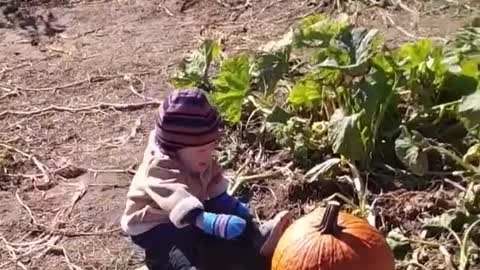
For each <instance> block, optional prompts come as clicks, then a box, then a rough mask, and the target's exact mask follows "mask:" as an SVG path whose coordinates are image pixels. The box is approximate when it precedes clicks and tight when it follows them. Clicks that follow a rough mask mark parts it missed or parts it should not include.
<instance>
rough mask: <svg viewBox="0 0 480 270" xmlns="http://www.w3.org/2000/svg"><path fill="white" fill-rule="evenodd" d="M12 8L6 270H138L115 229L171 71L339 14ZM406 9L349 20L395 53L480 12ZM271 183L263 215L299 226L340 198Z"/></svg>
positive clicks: (415, 5) (448, 5) (249, 8)
mask: <svg viewBox="0 0 480 270" xmlns="http://www.w3.org/2000/svg"><path fill="white" fill-rule="evenodd" d="M2 1H5V0H2ZM17 2H18V5H17V6H16V7H17V10H13V11H12V10H11V9H10V10H8V8H10V7H11V6H12V5H9V4H5V3H3V2H0V4H1V5H0V10H2V12H3V15H0V108H1V109H0V145H1V146H3V147H0V151H3V152H0V156H2V155H3V158H0V167H1V168H0V169H1V171H0V214H1V216H0V240H2V241H0V250H2V251H1V252H0V269H2V270H3V269H5V270H8V269H17V268H18V269H22V268H24V267H25V268H24V269H59V270H60V269H134V268H135V267H138V266H139V265H140V264H141V262H142V259H143V254H142V253H141V252H140V251H139V250H138V249H137V248H136V247H135V246H133V245H132V244H131V243H130V242H129V241H128V238H127V237H126V235H124V234H123V233H122V232H121V231H120V230H119V229H118V228H119V217H120V215H121V213H122V211H123V207H124V200H125V194H126V192H127V188H128V184H129V181H130V179H131V177H132V174H131V170H132V169H134V168H135V166H136V165H137V164H138V163H139V162H140V158H141V155H142V154H143V153H142V151H143V148H144V146H145V142H146V138H147V136H148V132H149V131H150V129H151V128H152V119H153V112H154V110H155V107H156V106H157V105H158V102H157V100H158V99H161V97H162V95H163V94H164V93H165V91H167V90H169V89H171V86H170V85H169V84H168V76H169V74H171V72H172V71H173V70H174V67H175V64H176V63H178V60H179V59H180V58H181V57H182V56H183V55H184V54H185V53H186V52H187V51H188V50H189V49H192V48H194V47H195V46H196V45H198V43H199V41H200V40H201V39H203V38H205V37H213V38H217V39H221V40H222V43H223V47H224V49H225V51H226V53H232V52H235V51H238V50H242V49H245V48H251V47H255V46H258V45H260V44H262V43H264V42H266V41H268V40H271V39H273V38H275V37H278V36H279V35H281V34H282V33H284V31H285V30H286V29H288V27H289V26H290V25H291V24H292V23H293V22H295V20H297V19H298V18H301V17H304V16H306V15H308V14H312V13H313V12H320V11H322V10H324V9H325V10H328V9H330V8H331V5H329V4H328V3H327V2H328V1H288V0H252V1H247V3H249V5H245V1H210V0H209V1H195V0H190V1H189V0H187V1H173V0H167V1H147V0H117V1H111V0H104V1H82V0H79V1H67V0H63V1H60V0H54V1H48V0H41V1H17ZM332 2H333V1H332ZM359 2H360V1H359ZM367 2H368V1H367ZM371 2H375V1H371ZM387 2H388V1H387ZM403 2H404V3H405V4H404V5H403V6H396V7H391V6H390V7H379V6H370V7H365V8H357V9H353V10H346V12H347V13H349V14H350V15H352V19H354V20H356V23H357V24H359V25H364V26H368V27H376V28H378V29H380V30H381V31H382V32H383V34H384V35H385V36H386V39H387V43H389V44H391V45H395V44H398V43H400V42H405V41H408V40H412V39H415V38H419V37H433V38H437V39H438V40H441V39H442V38H445V37H446V36H447V35H449V34H450V33H452V32H454V31H455V30H456V29H457V28H458V27H460V26H461V25H463V24H464V23H466V22H467V21H468V20H469V19H470V18H471V16H472V14H473V13H474V11H473V6H474V5H475V3H473V2H471V3H465V4H466V5H464V4H461V5H460V4H453V3H452V2H448V1H445V2H443V1H435V3H434V4H431V3H430V2H421V1H415V2H409V1H403ZM2 3H3V4H2ZM322 3H323V4H322ZM392 22H393V23H394V24H392ZM98 104H102V105H101V106H98ZM45 108H47V109H45ZM5 149H9V150H8V151H5ZM2 160H3V161H2ZM40 168H41V169H42V170H43V171H42V170H40ZM267 185H268V183H267ZM275 185H276V188H275V189H274V190H273V192H274V193H275V194H274V195H272V194H271V193H270V192H269V190H270V189H268V188H267V189H261V188H260V189H259V190H263V191H258V190H257V191H258V192H257V194H256V196H254V198H253V206H254V207H255V206H258V212H259V213H260V214H259V215H260V217H263V218H265V217H268V216H271V215H273V214H274V211H275V209H279V208H285V207H289V208H292V209H297V210H298V209H303V210H302V211H296V214H297V216H298V215H301V214H302V213H304V212H305V211H308V208H309V205H311V204H312V203H314V202H315V201H316V200H319V199H320V198H325V197H327V196H329V195H331V194H332V193H333V192H335V191H336V190H337V189H339V188H341V187H338V186H335V185H334V186H333V187H332V189H329V188H327V187H326V186H325V185H328V184H324V183H318V184H315V185H314V186H311V185H310V186H302V185H299V184H295V183H294V184H292V183H284V184H283V185H282V184H278V182H276V184H275ZM305 190H306V191H305ZM274 197H275V198H276V200H272V198H274ZM266 202H269V203H266ZM270 202H273V203H270ZM22 204H23V205H22ZM260 206H261V207H260ZM27 209H28V210H27ZM29 211H30V212H29ZM7 243H9V244H8V245H6V244H7ZM12 259H18V262H19V263H15V262H14V261H13V260H12Z"/></svg>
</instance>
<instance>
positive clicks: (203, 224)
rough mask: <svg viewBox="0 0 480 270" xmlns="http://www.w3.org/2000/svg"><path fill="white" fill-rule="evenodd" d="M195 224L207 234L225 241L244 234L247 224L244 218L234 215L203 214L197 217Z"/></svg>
mask: <svg viewBox="0 0 480 270" xmlns="http://www.w3.org/2000/svg"><path fill="white" fill-rule="evenodd" d="M195 223H196V225H197V227H199V228H200V229H201V230H203V231H204V232H205V233H208V234H211V235H215V236H218V237H221V238H225V239H234V238H236V237H238V236H240V235H241V234H242V233H243V231H244V230H245V227H246V223H247V222H246V221H245V220H244V219H243V218H240V217H237V216H233V215H226V214H215V213H211V212H202V213H201V214H199V215H198V216H197V220H196V222H195Z"/></svg>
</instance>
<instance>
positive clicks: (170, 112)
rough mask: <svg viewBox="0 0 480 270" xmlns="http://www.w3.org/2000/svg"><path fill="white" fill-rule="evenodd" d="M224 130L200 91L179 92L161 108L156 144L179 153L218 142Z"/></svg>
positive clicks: (157, 124)
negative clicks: (183, 149) (188, 148)
mask: <svg viewBox="0 0 480 270" xmlns="http://www.w3.org/2000/svg"><path fill="white" fill-rule="evenodd" d="M222 127H223V123H222V120H221V117H220V115H219V114H218V112H217V111H216V109H215V108H214V107H213V106H211V105H210V103H209V102H208V99H207V97H206V96H205V95H204V94H203V93H202V92H201V91H200V90H198V89H184V90H176V91H174V92H172V93H171V94H169V95H168V96H167V97H166V98H165V99H164V101H163V104H162V105H160V107H159V110H158V114H157V117H156V127H155V140H156V142H157V144H158V145H159V147H160V148H163V149H164V150H166V151H176V150H179V149H181V148H184V147H192V146H201V145H205V144H209V143H211V142H213V141H215V140H217V139H219V138H220V129H221V128H222Z"/></svg>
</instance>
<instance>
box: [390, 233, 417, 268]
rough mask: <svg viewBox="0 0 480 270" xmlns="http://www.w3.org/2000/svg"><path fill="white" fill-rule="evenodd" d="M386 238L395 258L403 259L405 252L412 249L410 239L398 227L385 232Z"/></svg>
mask: <svg viewBox="0 0 480 270" xmlns="http://www.w3.org/2000/svg"><path fill="white" fill-rule="evenodd" d="M386 240H387V243H388V245H389V246H390V248H391V249H392V251H393V255H394V256H395V259H397V260H403V259H405V257H406V256H407V254H408V253H409V252H411V251H412V246H411V245H410V241H408V238H407V237H405V236H404V235H403V233H402V232H401V231H400V229H398V228H395V229H393V230H391V231H390V232H389V233H388V234H387V237H386Z"/></svg>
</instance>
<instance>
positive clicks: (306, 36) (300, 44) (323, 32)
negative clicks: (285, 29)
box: [294, 14, 350, 48]
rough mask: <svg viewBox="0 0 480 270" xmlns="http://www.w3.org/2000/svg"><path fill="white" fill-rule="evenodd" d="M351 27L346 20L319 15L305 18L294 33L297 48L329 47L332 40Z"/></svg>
mask: <svg viewBox="0 0 480 270" xmlns="http://www.w3.org/2000/svg"><path fill="white" fill-rule="evenodd" d="M349 27H350V25H349V23H348V22H346V21H344V20H333V19H330V18H328V17H327V16H326V15H323V14H317V15H312V16H308V17H306V18H304V19H303V20H302V21H301V23H300V25H299V26H298V27H297V28H296V29H295V31H294V46H295V47H296V48H305V47H306V48H313V47H317V48H318V47H327V46H328V45H329V42H330V40H331V39H333V38H335V37H337V36H339V35H340V34H342V33H343V32H345V31H346V30H348V29H349Z"/></svg>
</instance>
